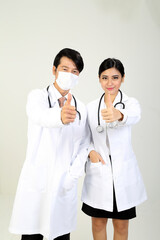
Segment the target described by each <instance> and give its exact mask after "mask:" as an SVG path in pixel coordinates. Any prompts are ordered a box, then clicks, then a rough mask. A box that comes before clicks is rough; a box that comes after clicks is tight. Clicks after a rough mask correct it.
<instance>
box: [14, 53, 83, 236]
mask: <svg viewBox="0 0 160 240" xmlns="http://www.w3.org/2000/svg"><path fill="white" fill-rule="evenodd" d="M82 69H83V60H82V57H81V55H80V54H79V53H78V52H77V51H75V50H73V49H68V48H67V49H63V50H61V51H60V52H59V53H58V54H57V56H56V58H55V60H54V66H53V74H54V75H55V82H54V84H51V85H50V86H49V87H48V88H44V89H42V90H41V89H36V90H33V91H32V92H31V93H30V94H29V97H28V101H27V115H28V120H29V121H28V122H29V124H28V148H27V155H26V161H25V163H24V166H23V169H22V172H21V175H20V179H19V184H18V188H17V194H16V198H15V202H14V207H13V214H12V218H11V224H10V231H11V232H12V233H15V234H21V235H22V240H42V239H43V236H44V237H46V238H47V239H48V240H53V239H55V238H56V239H59V240H62V239H63V240H69V239H70V232H71V231H73V230H74V229H75V226H76V215H77V179H78V177H79V176H80V175H82V174H83V169H84V164H85V161H86V158H87V149H86V143H85V140H86V137H85V134H86V131H85V128H86V116H87V111H86V108H85V106H84V104H83V103H82V102H80V101H79V100H78V99H77V98H76V99H75V98H74V97H73V96H72V98H71V94H70V93H69V91H70V88H73V86H75V84H76V83H77V81H78V75H79V73H80V72H81V71H82ZM65 98H66V99H67V100H65ZM61 100H64V101H65V104H64V106H62V105H63V104H62V102H61Z"/></svg>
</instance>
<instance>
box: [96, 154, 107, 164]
mask: <svg viewBox="0 0 160 240" xmlns="http://www.w3.org/2000/svg"><path fill="white" fill-rule="evenodd" d="M98 158H99V161H100V162H101V163H102V164H106V163H105V161H104V160H103V158H102V157H101V155H100V154H98Z"/></svg>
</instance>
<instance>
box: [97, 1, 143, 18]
mask: <svg viewBox="0 0 160 240" xmlns="http://www.w3.org/2000/svg"><path fill="white" fill-rule="evenodd" d="M94 2H95V3H96V4H97V7H99V8H101V11H104V12H105V13H106V14H108V15H113V13H115V14H116V15H119V17H120V18H121V20H123V21H125V22H126V20H130V19H132V18H135V17H136V14H135V12H136V11H137V9H138V8H139V6H140V5H141V1H140V0H134V1H129V0H113V1H110V0H94Z"/></svg>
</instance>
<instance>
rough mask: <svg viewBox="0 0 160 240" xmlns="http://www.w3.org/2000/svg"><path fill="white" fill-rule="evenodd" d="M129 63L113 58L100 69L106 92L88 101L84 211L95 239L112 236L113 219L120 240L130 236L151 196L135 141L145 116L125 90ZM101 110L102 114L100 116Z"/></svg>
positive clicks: (83, 193) (102, 84) (102, 83)
mask: <svg viewBox="0 0 160 240" xmlns="http://www.w3.org/2000/svg"><path fill="white" fill-rule="evenodd" d="M124 76H125V72H124V67H123V64H122V63H121V62H120V61H119V60H118V59H111V58H108V59H106V60H104V61H103V62H102V63H101V65H100V67H99V81H100V84H101V87H102V89H103V90H104V92H105V93H104V94H103V95H102V97H101V98H100V99H97V100H95V101H93V102H91V103H89V104H88V121H89V126H90V131H91V144H90V148H89V158H88V162H87V164H86V176H85V180H84V185H83V192H82V201H83V206H82V211H83V212H84V213H86V214H87V215H89V216H91V217H92V231H93V237H94V240H106V239H107V232H106V225H107V220H108V218H111V219H113V220H112V221H113V226H114V240H126V239H128V225H129V219H132V218H134V217H136V206H137V205H138V204H140V203H142V202H143V201H145V200H146V192H145V188H144V184H143V181H142V178H141V174H140V172H139V168H138V165H137V161H136V157H135V154H134V152H133V149H132V145H131V127H132V125H133V124H136V123H137V122H138V121H139V120H140V116H141V110H140V105H139V103H138V101H137V100H136V99H135V98H130V97H128V96H127V95H126V94H124V93H123V92H121V91H120V86H121V84H122V82H123V81H124ZM97 114H98V115H97Z"/></svg>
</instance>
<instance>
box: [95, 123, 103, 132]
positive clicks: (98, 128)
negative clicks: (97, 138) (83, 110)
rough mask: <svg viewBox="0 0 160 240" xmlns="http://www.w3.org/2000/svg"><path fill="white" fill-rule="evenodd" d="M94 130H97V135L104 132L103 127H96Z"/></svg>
mask: <svg viewBox="0 0 160 240" xmlns="http://www.w3.org/2000/svg"><path fill="white" fill-rule="evenodd" d="M96 130H97V132H98V133H101V132H103V131H104V127H102V126H101V125H98V126H97V127H96Z"/></svg>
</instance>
